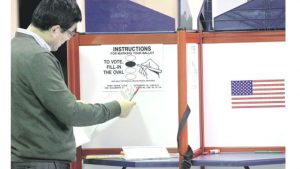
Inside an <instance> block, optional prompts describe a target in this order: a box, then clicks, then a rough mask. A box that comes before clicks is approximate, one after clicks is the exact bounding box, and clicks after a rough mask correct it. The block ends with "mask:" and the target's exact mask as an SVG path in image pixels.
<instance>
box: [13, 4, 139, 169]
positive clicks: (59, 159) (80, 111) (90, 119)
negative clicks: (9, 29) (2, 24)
mask: <svg viewBox="0 0 300 169" xmlns="http://www.w3.org/2000/svg"><path fill="white" fill-rule="evenodd" d="M80 21H81V11H80V9H79V7H78V5H77V4H76V1H75V0H42V1H41V2H40V4H39V5H38V7H37V8H36V9H35V11H34V13H33V17H32V22H31V24H30V26H29V27H28V28H27V29H26V30H25V29H18V31H17V32H16V36H15V37H14V38H13V39H12V41H11V69H12V70H11V111H12V114H11V128H12V131H11V159H12V160H11V161H12V168H13V169H17V168H18V169H21V168H26V169H31V168H34V169H45V168H47V169H48V168H51V169H52V168H53V169H55V168H56V169H68V168H69V163H70V162H71V161H74V160H75V150H76V147H75V140H74V135H73V126H88V125H94V124H98V123H103V122H105V121H108V120H110V119H112V118H115V117H117V116H120V117H126V116H127V115H128V113H129V112H130V110H131V109H132V107H133V106H134V105H135V103H134V102H131V101H128V100H116V101H112V102H108V103H105V104H100V103H99V104H87V103H82V102H79V101H77V100H76V98H75V96H74V95H72V93H71V92H70V91H69V90H68V88H67V86H66V84H65V82H64V77H63V73H62V69H61V66H60V63H59V61H58V60H57V59H56V58H55V56H54V55H53V54H52V53H51V51H56V50H57V49H58V48H59V47H60V46H61V45H62V44H63V43H64V42H65V41H67V40H69V39H70V38H71V37H72V36H73V35H74V31H75V29H76V24H77V23H78V22H80Z"/></svg>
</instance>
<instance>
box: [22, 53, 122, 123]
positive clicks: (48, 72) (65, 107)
mask: <svg viewBox="0 0 300 169" xmlns="http://www.w3.org/2000/svg"><path fill="white" fill-rule="evenodd" d="M52 57H54V56H52V55H51V54H49V53H39V54H37V55H36V56H34V57H32V60H30V61H29V62H31V63H30V64H28V65H29V67H28V70H29V72H28V74H27V79H28V81H29V84H30V85H31V88H32V90H33V92H34V94H35V95H36V97H37V98H38V99H39V100H40V102H41V104H42V105H43V106H44V107H45V109H47V110H48V112H50V113H52V114H53V115H54V116H55V117H56V118H57V119H58V120H59V121H61V122H62V123H64V124H66V125H69V126H88V125H94V124H98V123H103V122H105V121H108V120H110V119H112V118H114V117H117V116H119V115H120V113H121V108H120V105H119V103H118V102H117V101H112V102H108V103H103V104H101V103H98V104H84V103H80V102H77V101H76V97H75V96H74V95H73V94H72V93H71V92H70V90H69V89H68V88H67V86H66V84H65V82H64V79H63V77H62V75H61V74H60V71H59V68H58V66H59V65H57V63H56V60H55V59H54V58H52Z"/></svg>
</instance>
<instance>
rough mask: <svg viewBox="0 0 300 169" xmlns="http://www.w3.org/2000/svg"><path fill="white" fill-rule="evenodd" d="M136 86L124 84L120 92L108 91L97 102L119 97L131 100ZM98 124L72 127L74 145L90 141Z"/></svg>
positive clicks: (135, 91)
mask: <svg viewBox="0 0 300 169" xmlns="http://www.w3.org/2000/svg"><path fill="white" fill-rule="evenodd" d="M137 89H138V88H137V87H136V86H134V85H130V84H129V85H126V86H125V87H124V88H122V90H121V91H120V92H113V93H108V94H107V95H105V96H103V98H102V99H101V100H99V102H106V101H110V100H117V99H120V98H123V99H126V100H132V99H133V97H134V95H135V94H136V93H137ZM97 127H98V125H92V126H86V127H73V133H74V136H75V142H76V147H78V146H81V145H83V144H86V143H88V142H90V141H91V139H92V135H93V133H94V132H95V130H96V128H97Z"/></svg>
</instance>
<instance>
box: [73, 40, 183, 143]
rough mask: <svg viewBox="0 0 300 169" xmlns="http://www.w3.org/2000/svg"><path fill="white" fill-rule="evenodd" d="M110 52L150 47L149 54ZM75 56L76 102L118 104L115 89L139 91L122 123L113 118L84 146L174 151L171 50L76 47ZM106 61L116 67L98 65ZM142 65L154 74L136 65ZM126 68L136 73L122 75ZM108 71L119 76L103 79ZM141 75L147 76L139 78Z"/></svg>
mask: <svg viewBox="0 0 300 169" xmlns="http://www.w3.org/2000/svg"><path fill="white" fill-rule="evenodd" d="M114 47H129V48H130V47H136V49H134V50H143V49H141V48H140V47H145V50H147V49H146V48H147V47H150V48H151V51H149V50H148V53H134V52H131V53H130V52H128V51H127V52H123V53H122V52H120V53H117V54H116V53H115V54H113V53H112V52H114V50H118V49H117V48H115V49H114ZM129 48H127V49H129ZM138 48H139V49H138ZM119 49H121V48H119ZM124 49H125V48H124ZM131 49H132V48H131ZM148 49H149V48H148ZM132 50H133V49H132ZM79 53H80V95H81V99H82V100H84V101H88V102H93V103H94V102H105V101H109V100H112V99H119V98H120V97H121V96H120V90H121V89H119V88H117V87H118V86H119V85H121V86H122V85H126V84H133V85H141V86H143V87H142V88H140V90H139V92H138V93H137V94H136V96H135V97H134V99H133V100H134V101H135V102H136V103H137V104H136V106H135V108H134V109H133V110H132V112H131V113H130V115H129V116H128V117H127V118H116V119H113V120H111V121H109V122H106V123H104V124H100V125H98V126H97V128H96V131H95V132H94V133H93V136H92V140H91V141H90V142H89V143H88V144H86V145H84V147H102V148H103V147H121V146H149V145H160V146H166V147H177V142H176V134H177V127H178V106H177V105H178V82H177V45H160V44H157V45H140V44H138V45H101V46H81V47H80V48H79ZM105 60H106V61H105ZM107 60H109V62H110V63H111V62H112V61H113V60H119V61H115V62H119V64H115V65H113V64H104V63H108V61H107ZM120 60H121V63H120ZM147 61H148V62H147ZM133 62H134V63H133ZM145 62H147V63H146V64H145V65H146V66H147V65H148V66H151V67H152V68H155V70H153V71H152V70H149V69H147V67H143V66H141V65H142V64H143V63H145ZM126 64H127V65H128V64H129V65H130V64H135V67H133V66H131V67H128V66H127V67H126V66H125V65H126ZM118 65H121V67H120V66H118ZM138 65H140V66H138ZM128 68H136V70H135V71H134V70H126V69H128ZM108 69H111V70H113V71H114V70H119V71H123V74H122V73H120V72H119V74H118V73H117V74H114V73H111V74H104V71H106V70H108ZM155 71H156V72H155ZM106 73H107V72H106ZM128 74H133V75H135V79H128V78H127V76H126V75H128ZM145 74H147V77H145V76H144V75H145ZM115 76H117V78H116V77H115ZM125 76H126V77H125ZM132 77H134V76H131V75H130V77H129V78H132ZM111 79H112V80H111ZM118 79H119V81H118ZM133 81H134V83H133ZM108 86H110V87H111V86H114V87H115V88H114V87H112V88H109V87H108ZM105 87H108V88H105Z"/></svg>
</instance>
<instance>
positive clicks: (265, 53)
mask: <svg viewBox="0 0 300 169" xmlns="http://www.w3.org/2000/svg"><path fill="white" fill-rule="evenodd" d="M203 56H204V61H203V62H204V112H205V113H204V120H205V146H208V147H209V146H221V147H239V146H246V147H247V146H285V133H286V132H287V130H286V127H285V125H284V124H285V123H284V122H285V119H286V117H287V114H288V112H289V111H292V110H290V109H289V101H291V97H289V93H290V92H292V90H293V89H292V88H290V87H289V86H290V80H291V79H290V77H291V76H288V74H289V73H290V72H289V71H288V67H289V64H288V61H289V57H290V56H289V55H288V54H287V52H286V44H285V42H268V43H266V42H264V43H228V44H205V45H204V46H203ZM251 80H254V81H251ZM255 80H263V82H259V81H258V82H256V81H255ZM273 80H275V81H273ZM233 81H237V82H238V83H240V82H241V83H243V82H245V81H247V82H249V81H250V82H251V84H250V85H252V86H251V92H252V95H248V94H249V93H242V92H241V91H242V90H243V89H242V88H247V86H239V87H236V88H235V87H234V86H232V82H233ZM268 81H271V82H268ZM276 83H277V84H276ZM270 84H271V85H270ZM259 87H261V88H260V89H259ZM263 88H265V89H263ZM266 88H270V89H266ZM234 90H238V92H236V91H234ZM233 93H234V94H233ZM236 93H238V94H241V93H242V96H240V97H251V98H250V99H249V100H246V101H245V102H246V103H245V106H244V107H242V108H233V107H234V106H236V105H240V104H241V103H237V104H234V103H233V102H236V101H235V100H232V98H234V97H236V96H235V94H236ZM268 93H269V94H268ZM274 93H278V94H274ZM238 94H237V95H238ZM243 94H244V95H243ZM258 97H265V99H259V98H258ZM257 98H258V99H257ZM276 98H277V99H276ZM243 104H244V103H243ZM261 105H262V106H261ZM270 105H273V106H270ZM278 105H280V106H278ZM262 107H263V108H262Z"/></svg>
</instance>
